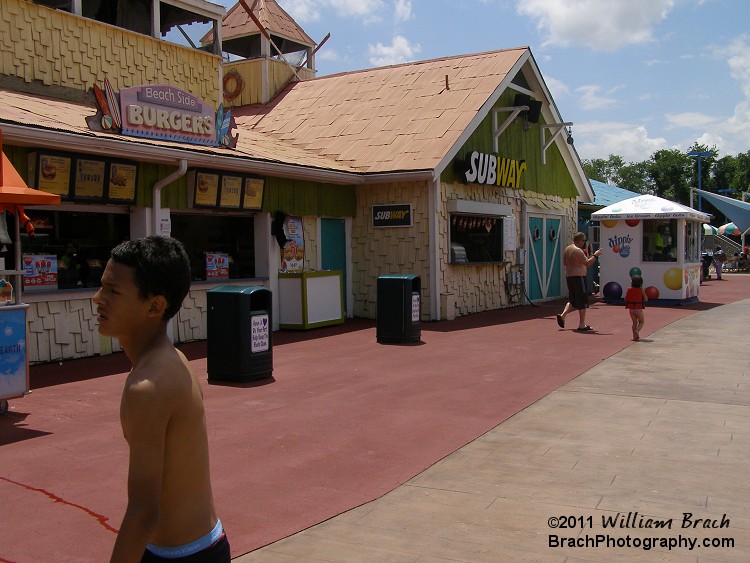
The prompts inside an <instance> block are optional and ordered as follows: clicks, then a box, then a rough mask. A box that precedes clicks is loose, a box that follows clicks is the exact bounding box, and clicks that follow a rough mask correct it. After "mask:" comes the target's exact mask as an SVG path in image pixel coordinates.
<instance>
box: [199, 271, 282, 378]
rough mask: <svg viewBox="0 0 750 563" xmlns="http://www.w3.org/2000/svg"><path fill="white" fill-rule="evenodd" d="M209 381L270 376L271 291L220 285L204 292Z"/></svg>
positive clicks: (252, 287) (271, 358) (271, 344)
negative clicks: (206, 315)
mask: <svg viewBox="0 0 750 563" xmlns="http://www.w3.org/2000/svg"><path fill="white" fill-rule="evenodd" d="M206 299H207V305H208V326H207V329H208V335H207V336H208V346H207V356H206V367H207V371H208V380H209V381H236V382H246V381H253V380H256V379H263V378H266V377H271V372H273V341H272V340H273V339H272V336H273V329H272V326H273V325H272V323H271V311H272V308H271V291H270V290H268V289H267V288H265V287H262V286H245V287H242V286H233V285H222V286H219V287H216V288H214V289H211V290H209V291H208V292H207V293H206Z"/></svg>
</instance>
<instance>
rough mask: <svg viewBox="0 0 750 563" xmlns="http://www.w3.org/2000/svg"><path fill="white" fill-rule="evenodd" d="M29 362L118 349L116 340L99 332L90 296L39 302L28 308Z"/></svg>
mask: <svg viewBox="0 0 750 563" xmlns="http://www.w3.org/2000/svg"><path fill="white" fill-rule="evenodd" d="M27 319H28V327H29V339H28V342H27V351H28V357H29V363H32V364H33V363H39V362H53V361H62V360H72V359H74V358H85V357H88V356H94V355H96V354H104V353H110V352H113V351H119V350H120V347H119V344H118V343H117V341H116V340H112V339H111V338H109V337H103V336H100V335H99V331H98V324H97V322H96V305H94V303H93V302H92V301H91V299H89V298H86V299H72V300H70V301H40V302H37V303H30V304H29V309H28V311H27Z"/></svg>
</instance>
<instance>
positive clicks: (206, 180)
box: [194, 172, 219, 207]
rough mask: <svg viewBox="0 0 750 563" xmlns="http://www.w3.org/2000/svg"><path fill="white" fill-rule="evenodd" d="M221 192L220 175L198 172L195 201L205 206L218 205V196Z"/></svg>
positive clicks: (196, 203)
mask: <svg viewBox="0 0 750 563" xmlns="http://www.w3.org/2000/svg"><path fill="white" fill-rule="evenodd" d="M218 192H219V175H218V174H209V173H207V172H198V173H197V174H196V175H195V199H194V203H195V205H198V206H203V207H216V196H217V195H218Z"/></svg>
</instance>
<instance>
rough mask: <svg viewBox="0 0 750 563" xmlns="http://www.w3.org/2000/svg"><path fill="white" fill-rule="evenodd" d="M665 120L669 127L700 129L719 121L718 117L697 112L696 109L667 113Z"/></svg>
mask: <svg viewBox="0 0 750 563" xmlns="http://www.w3.org/2000/svg"><path fill="white" fill-rule="evenodd" d="M664 118H665V119H666V120H667V123H668V124H669V125H668V128H669V129H676V128H683V129H700V128H703V127H707V126H709V125H713V124H715V123H717V122H718V121H720V118H717V117H713V116H710V115H706V114H705V113H698V112H696V111H686V112H683V113H668V114H667V115H665V116H664Z"/></svg>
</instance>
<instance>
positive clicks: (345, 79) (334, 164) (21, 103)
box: [0, 47, 530, 174]
mask: <svg viewBox="0 0 750 563" xmlns="http://www.w3.org/2000/svg"><path fill="white" fill-rule="evenodd" d="M529 59H530V53H529V50H528V48H525V47H523V48H516V49H508V50H503V51H493V52H488V53H480V54H474V55H462V56H456V57H449V58H443V59H437V60H429V61H422V62H416V63H408V64H403V65H398V66H390V67H382V68H376V69H370V70H363V71H356V72H350V73H345V74H338V75H332V76H326V77H322V78H316V79H312V80H307V81H301V82H295V83H291V84H289V85H288V86H287V87H286V88H285V89H284V90H282V92H281V93H280V94H279V95H278V96H276V98H275V99H274V100H272V101H271V102H269V103H268V104H264V105H255V106H245V107H241V108H233V110H232V113H233V115H234V116H235V120H236V122H237V126H238V129H237V131H238V133H239V142H238V144H237V148H236V150H235V151H232V150H230V149H221V148H210V147H200V148H198V147H195V146H191V145H183V144H180V143H173V142H169V141H158V140H151V139H133V138H126V137H118V139H121V140H126V141H129V142H135V143H144V144H151V145H160V146H168V147H179V148H183V149H187V150H196V151H202V152H206V151H208V152H216V153H219V154H226V155H235V156H239V157H249V158H254V159H259V160H263V161H268V162H277V163H282V164H289V165H294V166H300V167H311V168H317V169H323V170H329V171H334V172H349V173H352V172H353V173H360V174H361V173H389V172H391V173H397V172H424V171H433V170H437V169H438V167H439V166H440V165H441V164H444V163H445V162H447V157H450V156H451V155H450V153H451V151H452V150H453V151H456V150H458V148H460V144H461V143H462V142H463V141H464V140H465V135H466V134H467V132H468V133H471V132H472V131H473V128H475V127H476V126H478V124H479V123H480V122H481V120H482V119H483V118H484V117H485V116H486V115H487V112H488V111H489V108H490V107H491V105H492V103H494V101H495V100H496V98H497V96H499V94H500V93H501V91H502V90H504V88H505V87H506V86H507V84H508V83H509V82H510V80H511V79H512V78H513V76H512V74H515V73H516V72H518V69H520V66H521V65H522V64H524V63H525V62H526V61H527V60H529ZM95 112H96V110H95V108H94V106H93V103H92V104H91V105H83V104H74V103H71V102H64V101H59V100H53V99H45V98H41V97H39V96H35V95H31V94H23V93H19V92H14V91H3V90H0V122H2V121H8V122H11V123H19V124H23V125H28V126H32V127H43V128H48V129H52V130H58V131H67V132H74V133H77V134H81V135H86V136H92V135H93V136H98V137H102V138H112V135H110V134H107V133H97V132H94V131H91V130H90V129H89V128H88V127H87V125H86V121H85V118H86V117H89V116H92V115H94V114H95ZM438 171H439V170H438Z"/></svg>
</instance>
